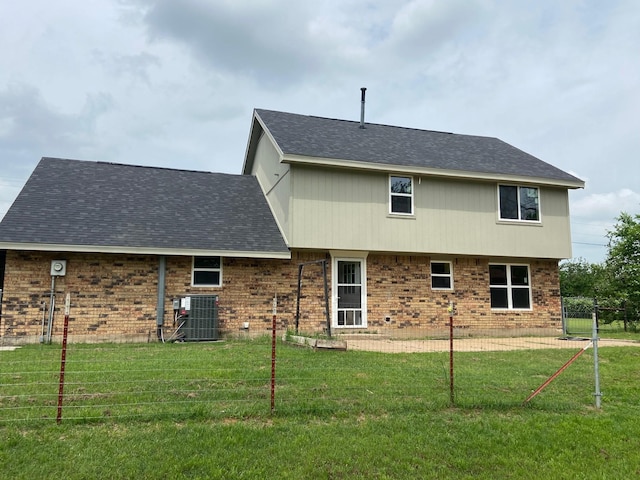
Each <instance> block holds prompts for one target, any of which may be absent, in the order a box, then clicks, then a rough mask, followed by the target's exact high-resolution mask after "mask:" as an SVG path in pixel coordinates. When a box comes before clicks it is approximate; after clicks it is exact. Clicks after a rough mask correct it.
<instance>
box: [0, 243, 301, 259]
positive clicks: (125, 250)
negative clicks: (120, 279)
mask: <svg viewBox="0 0 640 480" xmlns="http://www.w3.org/2000/svg"><path fill="white" fill-rule="evenodd" d="M0 250H20V251H44V252H73V253H120V254H133V255H167V256H207V257H209V256H221V257H233V258H265V259H285V260H289V259H291V252H290V251H289V250H286V251H266V250H265V251H248V250H217V249H195V248H166V247H163V248H159V247H127V246H110V245H65V244H55V243H18V242H0Z"/></svg>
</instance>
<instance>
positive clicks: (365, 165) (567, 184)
mask: <svg viewBox="0 0 640 480" xmlns="http://www.w3.org/2000/svg"><path fill="white" fill-rule="evenodd" d="M282 162H283V163H289V164H299V165H317V166H323V167H334V168H348V169H353V170H367V171H370V172H371V171H376V172H387V173H406V174H411V175H418V176H419V175H424V176H430V177H442V178H460V179H466V180H481V181H492V182H504V183H519V184H523V183H526V184H530V185H545V186H553V187H564V188H584V182H583V181H582V180H579V181H570V180H556V179H552V178H542V177H526V176H522V175H507V174H499V173H484V172H471V171H466V170H446V169H440V168H427V167H416V166H405V165H391V164H383V163H369V162H358V161H355V160H340V159H335V158H319V157H305V156H303V155H285V156H283V158H282Z"/></svg>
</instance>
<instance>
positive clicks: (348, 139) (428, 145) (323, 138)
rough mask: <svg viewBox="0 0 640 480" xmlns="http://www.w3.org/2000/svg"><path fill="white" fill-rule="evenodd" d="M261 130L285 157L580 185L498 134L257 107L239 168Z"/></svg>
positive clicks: (250, 155)
mask: <svg viewBox="0 0 640 480" xmlns="http://www.w3.org/2000/svg"><path fill="white" fill-rule="evenodd" d="M262 132H265V133H267V135H269V136H270V137H271V139H272V141H273V143H274V145H275V146H276V148H277V149H279V153H280V155H281V156H282V161H283V162H289V163H313V164H322V165H332V166H337V167H351V168H367V169H376V170H387V171H396V172H410V173H416V174H431V175H437V176H449V177H466V178H477V179H487V180H498V181H500V180H502V181H510V180H511V181H518V180H521V181H530V182H531V183H540V184H549V185H558V186H564V187H569V188H582V187H584V182H583V181H582V180H580V179H579V178H577V177H574V176H573V175H570V174H569V173H567V172H564V171H562V170H560V169H559V168H556V167H554V166H553V165H550V164H548V163H546V162H544V161H542V160H540V159H538V158H536V157H534V156H533V155H529V154H528V153H526V152H523V151H522V150H519V149H517V148H515V147H513V146H511V145H509V144H508V143H505V142H503V141H502V140H499V139H497V138H492V137H481V136H474V135H459V134H453V133H446V132H437V131H431V130H418V129H413V128H403V127H393V126H388V125H379V124H375V123H367V124H365V128H360V122H355V121H349V120H336V119H330V118H323V117H315V116H308V115H298V114H293V113H284V112H276V111H272V110H262V109H256V110H255V111H254V121H253V125H252V133H251V135H250V139H249V145H248V148H247V155H246V157H245V166H244V169H243V171H244V172H245V173H248V172H249V171H250V169H251V163H252V161H253V155H254V154H255V145H256V144H257V140H258V138H259V135H260V134H261V133H262Z"/></svg>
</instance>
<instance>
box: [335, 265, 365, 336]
mask: <svg viewBox="0 0 640 480" xmlns="http://www.w3.org/2000/svg"><path fill="white" fill-rule="evenodd" d="M335 267H336V274H337V275H336V278H335V285H334V286H335V287H336V288H334V290H333V291H334V292H337V299H336V300H337V308H336V314H337V315H336V317H335V318H336V326H337V327H366V319H365V315H364V313H363V307H364V294H365V291H364V290H365V288H364V283H363V282H364V275H363V273H364V272H363V270H364V267H363V260H352V259H343V260H337V261H336V264H335Z"/></svg>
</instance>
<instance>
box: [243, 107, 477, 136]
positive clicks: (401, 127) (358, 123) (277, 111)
mask: <svg viewBox="0 0 640 480" xmlns="http://www.w3.org/2000/svg"><path fill="white" fill-rule="evenodd" d="M256 110H257V111H263V112H273V113H284V114H285V115H297V116H300V117H307V118H317V119H319V120H331V121H332V122H346V123H354V124H357V125H360V122H359V121H356V120H347V119H345V118H332V117H322V116H320V115H305V114H303V113H293V112H282V111H279V110H268V109H264V108H256ZM366 125H376V126H378V127H385V128H399V129H402V130H414V131H416V132H430V133H442V134H444V135H464V136H469V137H478V136H480V135H468V134H465V133H454V132H445V131H442V130H431V129H428V128H427V129H425V128H417V127H404V126H402V125H389V124H386V123H376V122H365V127H366ZM365 129H366V128H365Z"/></svg>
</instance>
